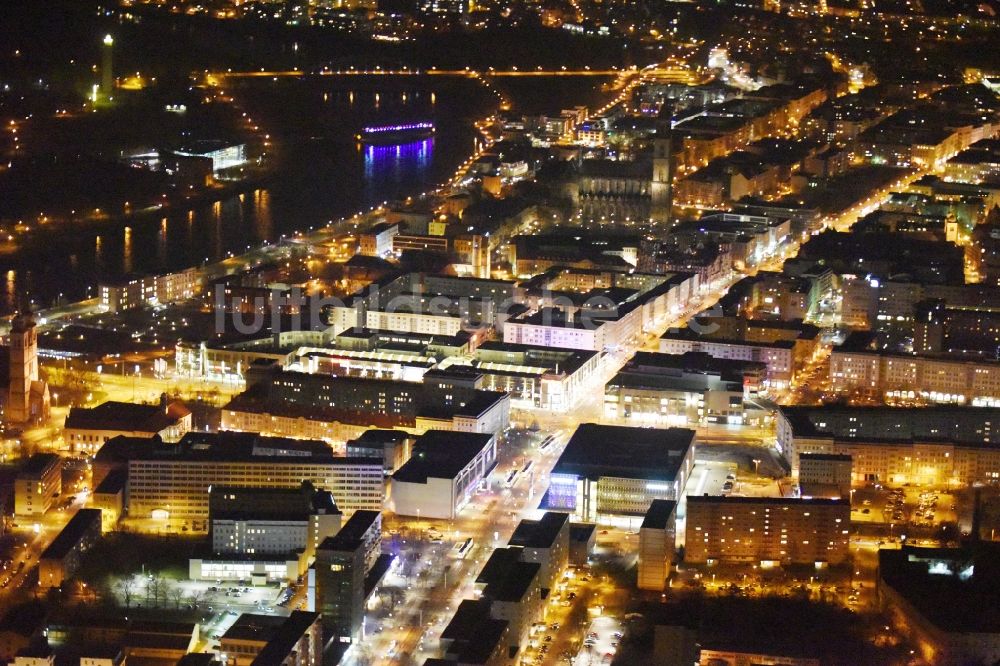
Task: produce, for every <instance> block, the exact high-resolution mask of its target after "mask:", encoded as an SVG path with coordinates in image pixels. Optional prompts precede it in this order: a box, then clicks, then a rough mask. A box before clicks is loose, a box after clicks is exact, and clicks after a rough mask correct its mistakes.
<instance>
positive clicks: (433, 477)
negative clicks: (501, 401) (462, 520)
mask: <svg viewBox="0 0 1000 666" xmlns="http://www.w3.org/2000/svg"><path fill="white" fill-rule="evenodd" d="M496 464H497V438H496V436H495V435H488V434H483V433H472V432H453V431H448V430H428V431H427V432H425V433H424V434H423V435H421V436H420V438H419V439H417V441H416V444H414V446H413V454H412V455H411V456H410V459H409V460H408V461H407V462H406V463H405V464H404V465H403V466H402V467H400V468H399V470H397V471H396V473H395V474H393V475H392V503H393V506H394V507H395V511H396V513H397V514H400V515H403V516H420V517H423V518H446V519H453V518H455V517H456V516H457V515H458V513H459V512H460V511H461V510H462V508H463V507H464V506H465V505H466V504H468V502H469V500H470V499H472V496H473V495H474V494H475V493H476V491H477V490H479V489H480V488H481V487H482V485H483V483H484V481H485V480H486V479H487V477H488V476H489V474H490V473H491V472H492V471H493V469H494V468H495V467H496Z"/></svg>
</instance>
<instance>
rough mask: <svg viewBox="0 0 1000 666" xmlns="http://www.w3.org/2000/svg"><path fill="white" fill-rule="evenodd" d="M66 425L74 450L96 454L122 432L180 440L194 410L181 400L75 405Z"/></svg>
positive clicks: (187, 428)
mask: <svg viewBox="0 0 1000 666" xmlns="http://www.w3.org/2000/svg"><path fill="white" fill-rule="evenodd" d="M63 427H64V430H65V435H64V437H65V438H66V440H67V442H68V443H69V445H70V448H71V449H72V450H73V451H74V452H77V453H83V454H87V455H93V454H94V453H97V450H98V449H99V448H101V446H103V445H104V443H105V442H106V441H108V440H109V439H111V438H113V437H117V436H118V435H124V436H126V437H152V436H154V435H158V436H159V437H160V439H162V440H163V441H165V442H176V441H177V440H179V439H180V438H181V435H183V434H184V433H186V432H188V431H189V430H191V410H189V409H188V408H187V407H185V406H184V405H182V404H181V403H179V402H174V403H170V404H165V405H137V404H133V403H129V402H116V401H108V402H105V403H102V404H100V405H98V406H97V407H71V408H70V410H69V415H68V416H67V417H66V423H65V425H64V426H63Z"/></svg>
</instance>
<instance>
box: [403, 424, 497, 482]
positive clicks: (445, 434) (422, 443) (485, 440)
mask: <svg viewBox="0 0 1000 666" xmlns="http://www.w3.org/2000/svg"><path fill="white" fill-rule="evenodd" d="M492 439H493V435H489V434H486V433H476V432H459V431H455V430H428V431H427V432H425V433H424V434H423V435H421V436H420V438H419V439H417V441H416V443H415V444H414V445H413V453H412V455H411V456H410V459H409V460H408V461H406V462H405V463H404V464H403V466H402V467H400V468H399V469H398V470H397V471H396V473H395V474H393V475H392V478H393V480H394V481H402V482H405V483H427V479H428V478H435V479H454V478H455V477H456V476H458V474H459V473H460V472H461V471H462V470H463V469H465V468H466V467H467V466H468V465H469V463H471V462H472V461H473V460H474V459H475V458H476V456H478V455H479V454H480V453H482V451H483V449H485V448H486V447H487V446H489V445H490V441H491V440H492Z"/></svg>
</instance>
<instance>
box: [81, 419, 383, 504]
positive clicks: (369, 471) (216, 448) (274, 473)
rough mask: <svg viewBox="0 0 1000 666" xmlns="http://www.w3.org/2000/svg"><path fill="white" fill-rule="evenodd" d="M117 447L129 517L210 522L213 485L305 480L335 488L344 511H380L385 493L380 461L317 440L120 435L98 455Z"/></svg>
mask: <svg viewBox="0 0 1000 666" xmlns="http://www.w3.org/2000/svg"><path fill="white" fill-rule="evenodd" d="M104 449H112V450H109V451H106V452H105V451H104ZM113 449H125V450H124V451H121V452H120V455H121V456H122V457H124V458H125V460H126V463H125V466H126V467H127V469H128V486H127V494H126V496H127V503H128V508H127V511H128V515H129V516H130V517H132V518H150V517H154V518H185V519H196V520H206V519H207V518H208V515H209V492H208V489H209V488H210V487H212V486H235V487H272V488H299V487H300V486H301V484H302V482H303V481H308V482H310V483H312V484H313V486H315V487H316V488H319V489H322V490H329V491H330V492H332V493H333V496H334V499H335V501H336V504H337V507H338V508H339V509H340V510H341V511H343V512H344V513H345V515H349V514H350V513H352V512H354V511H356V510H359V509H370V510H381V508H382V500H383V498H384V494H385V492H384V483H383V469H382V460H381V459H369V458H341V457H336V456H334V455H333V453H332V452H331V451H330V448H329V447H328V446H327V445H326V444H324V443H323V442H317V441H310V440H290V439H282V438H277V437H262V436H260V435H257V434H254V433H234V432H220V433H198V432H191V433H188V434H187V435H185V436H184V437H183V438H182V439H181V441H180V442H178V443H177V444H162V443H160V442H158V441H156V440H152V439H150V440H132V439H129V438H124V437H122V438H117V439H113V440H110V441H109V442H108V443H107V444H105V445H104V448H102V452H104V454H105V455H104V456H101V455H100V454H99V457H101V458H105V459H107V458H111V457H113V454H114V451H113ZM119 464H120V463H119Z"/></svg>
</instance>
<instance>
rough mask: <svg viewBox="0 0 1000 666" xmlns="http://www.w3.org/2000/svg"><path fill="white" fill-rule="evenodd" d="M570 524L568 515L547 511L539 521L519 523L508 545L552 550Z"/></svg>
mask: <svg viewBox="0 0 1000 666" xmlns="http://www.w3.org/2000/svg"><path fill="white" fill-rule="evenodd" d="M568 522H569V514H568V513H561V512H558V511H546V512H545V515H543V516H542V517H541V519H539V520H522V521H521V522H520V523H518V525H517V527H516V528H514V534H512V535H511V537H510V541H508V542H507V543H508V545H511V546H522V547H524V548H551V547H552V545H553V544H554V543H555V541H556V537H557V536H558V535H559V532H561V531H562V529H563V527H565V526H566V524H567V523H568Z"/></svg>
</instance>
